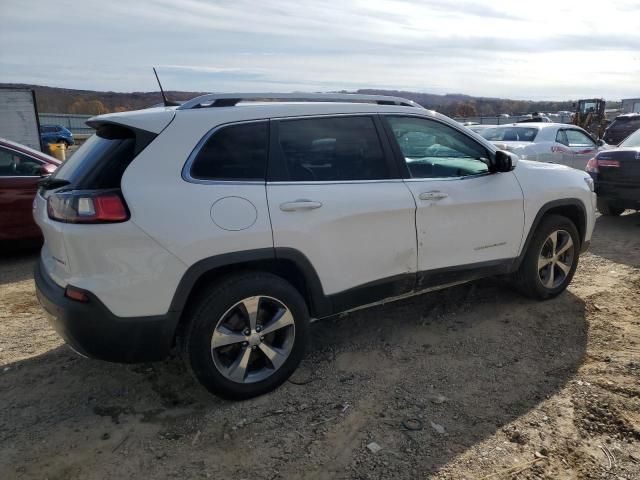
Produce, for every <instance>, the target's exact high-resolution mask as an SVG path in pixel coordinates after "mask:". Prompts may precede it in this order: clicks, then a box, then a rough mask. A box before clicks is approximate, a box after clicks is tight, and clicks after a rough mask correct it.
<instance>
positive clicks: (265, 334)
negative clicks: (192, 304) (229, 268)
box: [183, 273, 309, 399]
mask: <svg viewBox="0 0 640 480" xmlns="http://www.w3.org/2000/svg"><path fill="white" fill-rule="evenodd" d="M308 324H309V314H308V312H307V307H306V304H305V302H304V300H303V298H302V297H301V295H300V294H299V293H298V291H297V290H296V289H295V288H293V287H292V286H291V285H290V284H289V283H288V282H286V281H285V280H283V279H282V278H280V277H277V276H275V275H271V274H267V273H254V274H244V275H239V276H235V277H231V278H229V279H227V280H226V281H224V282H222V283H220V284H218V285H217V286H215V287H213V288H212V289H211V290H210V291H209V292H207V293H206V294H205V295H204V296H203V297H202V298H201V299H200V301H199V303H198V305H197V306H196V308H195V309H194V310H193V314H192V315H191V318H190V319H189V325H188V328H187V332H186V335H185V338H184V345H183V346H184V351H185V353H186V358H185V360H186V361H187V363H188V366H189V367H190V368H191V370H192V372H193V373H194V375H195V376H196V378H197V379H198V380H199V381H200V383H202V384H203V385H204V386H205V387H206V388H207V389H208V390H209V391H211V392H212V393H215V394H217V395H220V396H222V397H226V398H233V399H244V398H250V397H255V396H257V395H262V394H263V393H266V392H269V391H270V390H273V389H274V388H276V387H277V386H279V385H280V384H282V383H283V382H284V381H285V380H286V379H287V378H289V376H290V375H291V374H292V373H293V371H294V370H295V369H296V367H297V366H298V364H299V363H300V361H301V360H302V357H303V356H304V351H305V349H306V343H307V337H308Z"/></svg>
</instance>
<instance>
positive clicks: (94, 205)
mask: <svg viewBox="0 0 640 480" xmlns="http://www.w3.org/2000/svg"><path fill="white" fill-rule="evenodd" d="M47 212H48V214H49V218H50V219H52V220H57V221H59V222H66V223H116V222H124V221H126V220H128V219H129V210H128V209H127V205H126V204H125V203H124V199H123V198H122V194H121V193H120V191H114V190H106V191H105V190H92V191H70V192H59V193H52V194H50V195H49V197H48V198H47Z"/></svg>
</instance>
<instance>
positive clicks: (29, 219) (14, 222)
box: [0, 147, 43, 239]
mask: <svg viewBox="0 0 640 480" xmlns="http://www.w3.org/2000/svg"><path fill="white" fill-rule="evenodd" d="M42 165H43V164H42V163H40V162H39V161H38V160H35V159H34V158H31V157H29V156H26V155H23V154H21V153H18V152H15V151H14V150H11V149H8V148H4V147H0V239H17V238H32V237H38V236H40V230H39V229H38V227H37V225H36V224H35V222H34V220H33V215H32V213H31V209H32V204H33V198H34V197H35V194H36V189H37V183H38V181H39V180H40V178H41V177H40V171H41V167H42Z"/></svg>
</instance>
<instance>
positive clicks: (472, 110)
mask: <svg viewBox="0 0 640 480" xmlns="http://www.w3.org/2000/svg"><path fill="white" fill-rule="evenodd" d="M455 115H456V116H458V117H474V116H476V115H477V112H476V107H475V106H474V105H473V104H472V103H469V102H466V103H459V104H458V105H456V110H455Z"/></svg>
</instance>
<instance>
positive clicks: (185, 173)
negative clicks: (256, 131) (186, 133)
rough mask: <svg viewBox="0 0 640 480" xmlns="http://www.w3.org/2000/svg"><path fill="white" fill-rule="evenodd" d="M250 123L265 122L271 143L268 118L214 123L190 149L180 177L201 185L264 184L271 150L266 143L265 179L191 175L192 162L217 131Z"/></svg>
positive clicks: (268, 139)
mask: <svg viewBox="0 0 640 480" xmlns="http://www.w3.org/2000/svg"><path fill="white" fill-rule="evenodd" d="M251 123H266V124H267V141H268V143H269V144H271V143H272V142H271V132H270V130H271V122H270V119H268V118H258V119H251V120H240V121H234V122H227V123H221V124H219V125H216V126H215V127H213V128H212V129H211V130H209V131H208V132H207V133H205V134H204V136H203V137H202V138H201V139H200V141H198V143H197V144H196V146H195V148H194V149H193V150H192V151H191V153H190V154H189V156H188V157H187V160H186V162H185V164H184V166H183V167H182V179H183V180H184V181H185V182H188V183H197V184H201V185H264V184H265V183H266V178H267V172H268V171H269V157H270V152H271V147H270V145H267V168H266V169H265V179H264V180H223V179H205V178H194V177H192V176H191V167H192V166H193V162H195V160H196V158H197V157H198V154H199V153H200V151H201V150H202V148H203V147H204V145H205V144H206V143H207V141H208V140H209V139H210V138H211V137H212V136H213V135H215V134H216V133H217V132H218V131H220V130H222V129H223V128H226V127H231V126H235V125H246V124H251Z"/></svg>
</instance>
